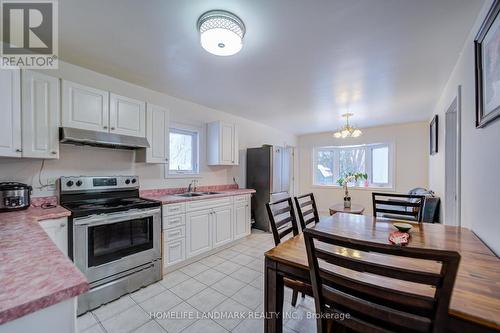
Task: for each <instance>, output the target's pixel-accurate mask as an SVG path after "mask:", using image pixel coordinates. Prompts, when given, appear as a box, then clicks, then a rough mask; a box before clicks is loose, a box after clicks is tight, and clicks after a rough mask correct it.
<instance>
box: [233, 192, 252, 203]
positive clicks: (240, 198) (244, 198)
mask: <svg viewBox="0 0 500 333" xmlns="http://www.w3.org/2000/svg"><path fill="white" fill-rule="evenodd" d="M248 199H250V195H249V194H245V195H237V196H235V197H234V203H240V202H245V203H246V202H247V201H248Z"/></svg>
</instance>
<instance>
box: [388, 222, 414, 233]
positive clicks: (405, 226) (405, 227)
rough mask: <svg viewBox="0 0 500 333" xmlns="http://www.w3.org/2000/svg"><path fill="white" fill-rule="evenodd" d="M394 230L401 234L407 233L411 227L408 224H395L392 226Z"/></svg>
mask: <svg viewBox="0 0 500 333" xmlns="http://www.w3.org/2000/svg"><path fill="white" fill-rule="evenodd" d="M392 225H393V226H394V227H395V228H396V229H398V230H399V231H401V232H408V231H410V230H411V228H412V225H411V224H409V223H400V222H396V223H393V224H392Z"/></svg>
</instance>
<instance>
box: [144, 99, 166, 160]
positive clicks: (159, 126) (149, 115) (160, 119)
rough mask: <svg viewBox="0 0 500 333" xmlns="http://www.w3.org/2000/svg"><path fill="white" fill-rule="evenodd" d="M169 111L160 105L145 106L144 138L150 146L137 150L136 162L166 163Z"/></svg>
mask: <svg viewBox="0 0 500 333" xmlns="http://www.w3.org/2000/svg"><path fill="white" fill-rule="evenodd" d="M169 124H170V113H169V111H168V110H167V109H165V108H162V107H161V106H157V105H153V104H149V103H148V104H147V106H146V138H147V139H148V142H149V146H150V148H147V149H143V150H139V151H138V152H137V154H136V156H137V161H138V162H146V163H164V164H166V163H168V156H169V131H168V129H169V127H170V125H169Z"/></svg>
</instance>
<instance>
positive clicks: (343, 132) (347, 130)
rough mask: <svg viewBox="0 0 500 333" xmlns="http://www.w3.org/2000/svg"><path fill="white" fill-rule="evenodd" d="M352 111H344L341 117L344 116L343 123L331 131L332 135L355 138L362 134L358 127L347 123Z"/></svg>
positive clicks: (337, 137)
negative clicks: (340, 126) (337, 128)
mask: <svg viewBox="0 0 500 333" xmlns="http://www.w3.org/2000/svg"><path fill="white" fill-rule="evenodd" d="M352 116H353V114H352V113H345V114H343V115H342V117H344V118H346V122H345V125H344V126H342V128H340V129H339V130H338V131H336V132H335V133H333V137H334V138H336V139H340V138H342V139H345V138H357V137H360V136H361V135H363V132H362V131H361V130H360V129H359V128H355V127H353V126H351V125H350V124H349V117H352Z"/></svg>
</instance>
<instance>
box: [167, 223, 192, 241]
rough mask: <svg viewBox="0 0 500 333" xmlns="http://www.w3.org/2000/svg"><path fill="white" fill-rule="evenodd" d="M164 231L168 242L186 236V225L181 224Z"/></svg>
mask: <svg viewBox="0 0 500 333" xmlns="http://www.w3.org/2000/svg"><path fill="white" fill-rule="evenodd" d="M163 233H164V235H165V240H166V241H167V243H168V242H169V241H171V240H174V239H178V238H185V237H186V227H185V226H180V227H175V228H171V229H167V230H165V231H164V232H163Z"/></svg>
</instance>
